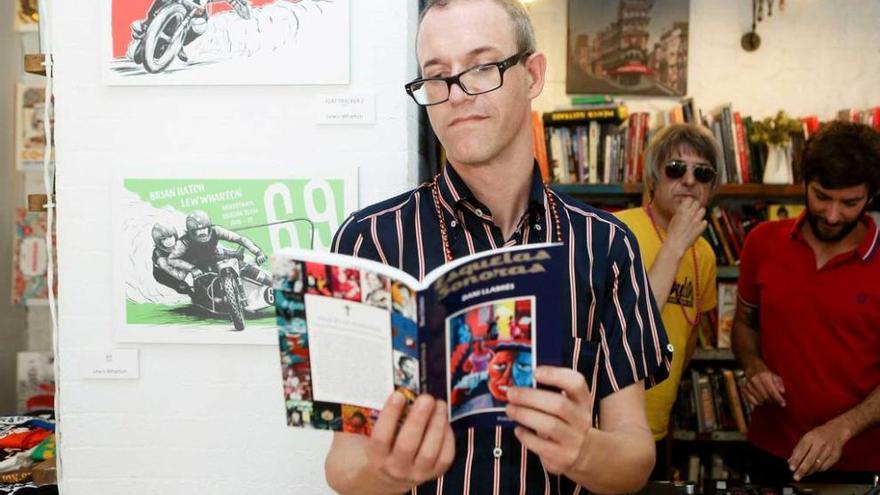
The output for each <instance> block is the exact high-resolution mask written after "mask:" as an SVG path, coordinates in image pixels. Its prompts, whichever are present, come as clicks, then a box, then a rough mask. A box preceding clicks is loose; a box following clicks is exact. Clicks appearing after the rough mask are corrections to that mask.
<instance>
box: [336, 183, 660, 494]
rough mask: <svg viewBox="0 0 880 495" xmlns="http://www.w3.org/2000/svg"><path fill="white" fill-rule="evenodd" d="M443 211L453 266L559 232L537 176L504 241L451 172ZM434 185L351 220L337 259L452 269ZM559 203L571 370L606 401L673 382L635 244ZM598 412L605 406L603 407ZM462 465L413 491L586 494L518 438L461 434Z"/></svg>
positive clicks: (585, 209) (570, 204)
mask: <svg viewBox="0 0 880 495" xmlns="http://www.w3.org/2000/svg"><path fill="white" fill-rule="evenodd" d="M438 184H439V192H440V194H439V198H440V204H441V211H442V214H443V216H444V221H445V223H446V227H447V232H448V237H449V245H450V247H451V250H452V253H453V256H455V257H461V256H465V255H467V254H472V253H477V252H480V251H486V250H490V249H496V248H499V247H503V246H512V245H517V244H525V243H537V242H552V241H554V240H555V239H556V233H555V230H556V225H554V221H553V216H552V214H550V213H549V210H548V208H549V204H548V201H547V198H546V195H545V193H544V186H543V184H542V183H541V175H540V172H539V171H538V169H537V167H536V168H535V171H534V173H533V179H532V186H531V191H530V195H529V205H528V208H527V210H526V212H525V214H524V215H523V217H522V219H521V220H520V221H519V224H518V227H517V228H516V231H515V232H514V234H513V235H512V236H511V237H510V238H509V239H504V238H503V235H502V232H501V230H500V229H499V228H498V227H497V226H496V225H495V224H494V220H493V218H492V213H491V212H490V211H489V209H488V208H487V207H486V206H485V205H483V204H481V203H480V202H479V201H478V200H477V199H476V198H475V197H474V196H473V194H472V193H471V192H470V190H469V189H468V188H467V186H466V185H465V184H464V182H463V181H462V179H461V177H459V176H458V174H457V173H456V172H455V170H454V168H453V167H451V166H446V167H444V170H443V172H442V173H441V174H440V176H439V177H438ZM431 189H432V186H431V183H426V184H422V185H421V186H419V187H418V188H416V189H414V190H412V191H409V192H407V193H405V194H402V195H400V196H397V197H394V198H391V199H389V200H386V201H383V202H381V203H378V204H376V205H373V206H369V207H367V208H364V209H362V210H360V211H358V212H355V213H354V214H352V215H351V216H350V217H348V218H347V219H346V220H345V222H344V223H343V224H342V226H341V227H340V228H339V230H338V231H337V233H336V235H335V237H334V239H333V244H332V247H333V251H335V252H338V253H344V254H350V255H354V256H358V257H362V258H368V259H372V260H375V261H379V262H381V263H385V264H388V265H393V266H396V267H398V268H400V269H402V270H404V271H406V272H407V273H410V274H411V275H413V276H414V277H416V278H418V279H420V280H421V279H423V278H424V276H425V274H426V273H428V272H430V271H431V270H432V269H434V268H436V267H438V266H439V265H441V264H442V263H443V262H444V252H443V251H444V250H443V243H442V240H441V236H440V225H439V222H438V219H437V210H436V207H435V203H434V197H433V194H432V190H431ZM551 194H553V195H554V198H555V200H556V201H555V203H556V209H557V213H558V217H559V223H560V225H559V228H560V229H561V231H562V239H563V243H564V244H565V245H566V246H567V247H568V269H569V273H570V277H569V278H568V280H569V284H568V287H567V288H566V289H565V290H564V291H563V294H564V297H565V301H566V304H567V305H568V306H569V308H570V311H566V314H565V315H564V317H563V318H562V321H563V322H564V325H565V329H566V331H567V332H569V333H570V334H571V339H565V344H564V346H565V348H564V349H563V350H564V352H565V356H566V359H567V361H568V362H567V363H566V365H567V366H572V367H574V368H576V369H578V370H579V371H580V372H581V373H582V374H584V376H585V377H587V379H588V382H590V383H594V384H597V385H596V386H595V389H596V398H597V399H601V398H603V397H605V396H607V395H609V394H612V393H614V392H615V391H617V390H620V389H622V388H624V387H626V386H628V385H631V384H633V383H636V382H638V381H641V380H645V384H646V386H647V387H650V386H652V385H653V384H655V383H657V382H659V381H662V380H663V379H664V378H666V376H667V375H668V374H669V368H670V362H671V360H672V348H671V347H670V346H669V344H668V342H667V338H666V332H665V331H664V329H663V326H662V325H663V324H662V322H661V320H660V317H659V314H658V312H657V308H656V305H655V304H654V298H653V297H651V288H650V286H649V284H648V279H647V276H646V275H645V270H644V267H643V265H642V261H641V258H640V255H639V249H638V245H637V242H636V239H635V237H634V236H633V234H632V233H631V232H630V231H629V230H628V229H627V228H626V227H625V226H624V225H623V224H622V223H621V222H620V221H619V220H617V219H615V218H614V217H613V216H612V215H610V214H609V213H607V212H604V211H601V210H598V209H596V208H593V207H590V206H588V205H586V204H584V203H581V202H579V201H577V200H575V199H573V198H570V197H568V196H566V195H563V194H559V193H556V192H553V193H551ZM597 402H598V401H597ZM455 436H456V444H455V452H456V456H455V460H454V461H453V464H452V466H451V467H450V469H449V470H448V471H447V472H446V474H445V475H444V476H442V477H440V478H439V479H437V480H434V481H431V482H428V483H424V484H422V485H420V486H419V487H418V488H413V493H414V494H415V493H418V494H492V495H496V494H502V493H503V494H526V493H528V494H533V493H543V494H551V493H553V494H562V493H564V494H577V493H581V492H582V488H581V487H579V486H577V485H576V484H575V483H573V482H572V481H571V480H569V479H567V478H565V477H563V476H554V475H551V474H549V473H548V472H547V471H546V470H545V469H544V468H543V466H542V465H541V461H540V459H539V458H538V457H537V456H536V455H535V454H533V453H532V452H530V451H527V450H526V449H525V447H523V446H522V445H521V444H520V443H519V442H518V441H517V439H516V437H515V436H514V435H513V430H511V429H506V428H505V429H502V428H496V429H491V428H489V429H473V428H470V429H463V430H461V431H456V433H455Z"/></svg>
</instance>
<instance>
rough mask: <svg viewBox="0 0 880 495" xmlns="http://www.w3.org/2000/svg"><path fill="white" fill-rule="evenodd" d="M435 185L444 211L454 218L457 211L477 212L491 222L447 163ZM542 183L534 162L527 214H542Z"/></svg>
mask: <svg viewBox="0 0 880 495" xmlns="http://www.w3.org/2000/svg"><path fill="white" fill-rule="evenodd" d="M437 185H438V187H439V189H440V203H441V205H442V206H443V208H444V209H446V210H447V211H448V212H449V213H450V214H452V215H453V216H455V214H456V211H458V210H462V209H464V210H468V211H470V212H471V213H476V212H477V211H478V210H479V211H480V212H481V213H482V215H478V216H480V217H481V218H483V219H484V220H486V221H488V222H492V221H493V220H492V214H491V212H490V211H489V208H487V207H486V206H485V205H484V204H482V203H480V201H479V200H477V198H476V196H474V193H472V192H471V190H470V189H469V188H468V186H467V184H465V183H464V180H462V178H461V176H460V175H458V172H456V171H455V167H453V166H452V165H451V164H450V163H449V162H446V164H445V165H444V166H443V171H442V172H440V175H439V176H438V178H437ZM544 199H545V197H544V183H543V182H542V180H541V170H540V169H539V168H538V164H537V162H535V164H534V166H533V169H532V184H531V186H530V189H529V206H528V208H527V213H538V214H542V213H544V211H545V207H544Z"/></svg>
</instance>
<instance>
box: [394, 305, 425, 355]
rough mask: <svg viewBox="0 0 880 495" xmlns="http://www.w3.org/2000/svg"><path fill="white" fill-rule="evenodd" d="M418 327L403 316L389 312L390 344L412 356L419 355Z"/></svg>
mask: <svg viewBox="0 0 880 495" xmlns="http://www.w3.org/2000/svg"><path fill="white" fill-rule="evenodd" d="M417 334H418V327H417V326H416V322H414V321H412V320H410V319H407V318H404V317H403V316H401V315H399V314H397V313H392V314H391V346H392V347H393V348H394V349H395V350H397V351H400V352H403V353H405V354H408V355H410V356H412V357H414V358H418V357H419V347H418V342H419V341H418V335H417Z"/></svg>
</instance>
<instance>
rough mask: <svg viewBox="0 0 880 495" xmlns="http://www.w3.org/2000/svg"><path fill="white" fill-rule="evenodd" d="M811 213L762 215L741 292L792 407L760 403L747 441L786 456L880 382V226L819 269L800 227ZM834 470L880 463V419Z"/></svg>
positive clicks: (748, 247) (743, 267)
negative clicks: (754, 310) (756, 311)
mask: <svg viewBox="0 0 880 495" xmlns="http://www.w3.org/2000/svg"><path fill="white" fill-rule="evenodd" d="M804 220H805V217H804V215H803V214H801V216H800V217H799V218H797V219H796V220H795V219H791V220H783V221H778V222H764V223H762V224H761V225H759V226H757V227H756V228H755V229H754V230H753V231H752V232H751V233H750V234H749V236H748V238H747V239H746V243H745V247H744V248H743V252H742V260H741V262H740V276H739V297H740V300H741V301H742V302H743V303H744V304H747V305H752V306H758V307H759V308H760V329H759V334H760V337H761V355H762V358H763V359H764V361H765V362H766V363H767V366H768V367H769V368H770V370H771V371H773V372H774V373H777V374H778V375H779V376H781V377H782V381H783V383H784V385H785V391H786V392H785V400H786V407H784V408H783V407H779V406H777V405H775V404H774V405H764V406H761V407H758V408H757V409H756V410H755V412H754V414H753V416H752V423H751V425H750V426H749V435H748V437H749V441H751V442H752V443H754V444H755V445H757V446H758V447H760V448H762V449H764V450H766V451H768V452H770V453H772V454H774V455H776V456H777V457H781V458H783V459H788V458H789V457H790V456H791V452H792V450H794V447H795V445H797V443H798V441H800V439H801V437H803V435H804V434H806V433H807V432H808V431H810V430H811V429H813V428H815V427H817V426H820V425H822V424H824V423H825V422H827V421H828V420H830V419H832V418H834V417H836V416H839V415H840V414H842V413H844V412H846V411H847V410H849V409H852V408H853V407H855V406H856V405H858V404H859V403H861V402H862V401H863V400H864V399H865V398H866V397H867V396H868V395H869V394H870V393H871V392H872V391H873V390H874V389H875V388H876V387H878V386H880V253H878V251H880V234H878V230H877V225H876V224H875V223H874V221H873V219H871V217H870V216H868V215H865V217H864V218H863V220H862V222H863V223H864V224H865V225H866V226H867V227H868V235H867V236H866V237H865V240H864V241H863V242H862V243H861V245H860V246H859V247H858V248H857V249H855V250H854V251H851V252H848V253H844V254H841V255H839V256H837V257H835V258H834V259H832V260H830V261H829V262H828V263H826V264H825V266H823V267H822V268H821V269H818V270H817V269H816V257H815V255H814V254H813V250H812V249H811V248H810V246H809V245H808V244H807V243H806V241H805V240H804V238H803V236H802V235H801V233H800V226H801V225H802V224H803V222H804ZM832 469H835V470H848V471H876V470H878V469H880V426H878V425H875V426H874V427H872V428H869V429H868V430H866V431H865V432H863V433H862V434H861V435H859V436H857V437H854V438H853V439H852V440H850V441H849V442H848V443H847V444H846V445H845V446H844V449H843V456H842V457H841V459H840V461H839V462H838V463H837V464H835V465H834V467H833V468H832Z"/></svg>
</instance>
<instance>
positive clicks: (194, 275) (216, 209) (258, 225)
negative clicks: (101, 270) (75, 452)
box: [114, 176, 355, 345]
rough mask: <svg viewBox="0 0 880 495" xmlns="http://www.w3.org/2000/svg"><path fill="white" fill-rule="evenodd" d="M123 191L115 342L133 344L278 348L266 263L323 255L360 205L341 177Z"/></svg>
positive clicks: (141, 186)
mask: <svg viewBox="0 0 880 495" xmlns="http://www.w3.org/2000/svg"><path fill="white" fill-rule="evenodd" d="M120 186H121V187H120V188H119V190H118V191H117V193H118V196H119V197H118V201H116V204H117V205H119V211H118V212H117V220H116V226H117V229H118V230H117V235H116V236H115V243H116V246H115V252H116V253H120V254H119V256H120V257H121V259H120V260H119V262H118V263H116V264H115V265H114V266H116V267H117V268H116V271H115V277H116V287H117V297H116V299H115V300H116V301H117V302H116V306H117V309H118V311H117V312H118V319H119V320H120V323H121V324H120V325H118V326H117V331H116V338H117V340H120V341H128V342H174V343H239V344H243V343H250V344H266V345H270V344H272V343H274V342H275V333H276V331H275V309H274V306H273V305H274V297H275V294H274V291H273V289H272V278H271V274H270V272H269V264H268V257H270V256H271V255H272V254H273V253H275V252H277V251H279V250H280V249H283V248H287V247H309V246H313V247H315V248H316V249H326V248H327V247H328V246H329V245H330V242H331V240H332V233H333V232H334V231H335V230H336V229H337V228H338V227H339V225H340V224H341V222H342V221H343V219H344V218H345V216H346V215H347V214H348V213H349V212H350V211H351V210H352V209H353V207H354V204H355V197H354V189H353V188H354V184H353V183H352V181H351V180H348V179H346V178H344V177H341V176H328V177H327V178H319V177H315V178H295V177H294V178H289V179H284V178H278V179H270V178H266V179H260V178H236V177H226V178H214V179H194V178H125V179H122V180H121V184H120ZM328 275H329V274H328ZM322 283H323V282H322ZM316 290H317V289H316Z"/></svg>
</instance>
